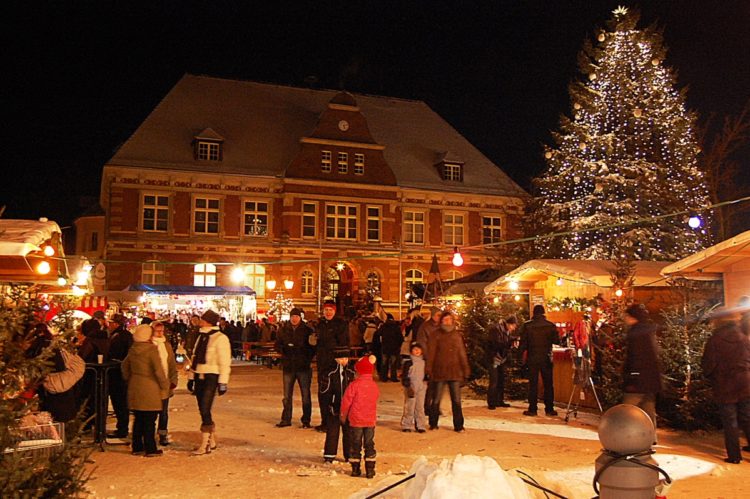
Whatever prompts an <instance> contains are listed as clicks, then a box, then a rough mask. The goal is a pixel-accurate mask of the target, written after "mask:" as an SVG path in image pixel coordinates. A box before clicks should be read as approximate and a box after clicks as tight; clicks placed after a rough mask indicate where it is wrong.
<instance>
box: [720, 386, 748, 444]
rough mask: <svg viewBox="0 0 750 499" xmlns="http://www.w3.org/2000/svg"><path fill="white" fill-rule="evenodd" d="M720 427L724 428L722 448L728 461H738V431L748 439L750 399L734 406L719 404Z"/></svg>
mask: <svg viewBox="0 0 750 499" xmlns="http://www.w3.org/2000/svg"><path fill="white" fill-rule="evenodd" d="M719 415H720V416H721V425H722V426H723V427H724V447H726V449H727V457H729V459H740V458H741V457H742V456H741V453H740V429H741V430H742V431H744V432H745V436H747V437H748V438H750V399H745V400H740V401H739V402H737V403H736V404H719Z"/></svg>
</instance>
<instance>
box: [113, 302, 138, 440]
mask: <svg viewBox="0 0 750 499" xmlns="http://www.w3.org/2000/svg"><path fill="white" fill-rule="evenodd" d="M112 321H113V322H114V323H115V324H117V327H116V328H115V329H114V331H112V338H111V340H110V344H109V357H110V359H111V360H116V361H117V362H122V361H123V360H125V357H127V356H128V351H130V347H131V346H132V345H133V333H131V332H130V331H128V329H127V328H126V327H125V324H126V320H125V317H124V316H123V315H122V314H115V315H114V317H112ZM109 399H110V400H111V401H112V408H113V409H114V410H115V416H116V417H117V429H116V430H115V432H114V433H112V434H110V435H107V437H109V438H120V439H124V438H127V436H128V424H129V420H130V411H129V410H128V384H127V382H125V380H124V379H123V377H122V371H120V369H110V370H109Z"/></svg>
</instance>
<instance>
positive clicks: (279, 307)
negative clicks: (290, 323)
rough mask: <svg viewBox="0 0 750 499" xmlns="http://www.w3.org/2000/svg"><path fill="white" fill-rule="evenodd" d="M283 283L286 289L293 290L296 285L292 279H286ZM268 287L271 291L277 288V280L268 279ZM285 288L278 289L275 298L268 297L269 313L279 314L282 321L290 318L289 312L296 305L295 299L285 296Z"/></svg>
mask: <svg viewBox="0 0 750 499" xmlns="http://www.w3.org/2000/svg"><path fill="white" fill-rule="evenodd" d="M283 285H284V289H285V290H287V291H291V289H292V288H293V287H294V281H292V280H291V279H284V280H283ZM266 288H268V289H269V290H270V291H273V290H275V289H276V281H275V280H274V279H271V280H269V281H266ZM284 289H279V290H278V291H276V296H275V297H274V298H267V299H266V301H267V302H268V314H269V315H271V314H273V315H278V317H279V319H280V320H282V321H285V320H289V312H291V311H292V307H293V306H294V301H293V300H292V299H291V298H287V297H285V296H284Z"/></svg>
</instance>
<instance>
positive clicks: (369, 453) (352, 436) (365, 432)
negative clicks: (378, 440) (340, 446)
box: [348, 426, 377, 463]
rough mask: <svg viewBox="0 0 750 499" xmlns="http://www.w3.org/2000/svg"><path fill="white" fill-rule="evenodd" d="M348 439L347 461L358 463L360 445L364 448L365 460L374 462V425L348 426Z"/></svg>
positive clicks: (360, 452)
mask: <svg viewBox="0 0 750 499" xmlns="http://www.w3.org/2000/svg"><path fill="white" fill-rule="evenodd" d="M348 430H349V441H350V442H351V447H350V449H351V450H350V451H349V458H348V461H349V462H352V463H358V462H360V460H361V459H362V447H364V448H365V462H368V461H372V462H375V457H376V456H377V452H375V427H374V426H370V427H367V428H354V427H351V426H350V427H348Z"/></svg>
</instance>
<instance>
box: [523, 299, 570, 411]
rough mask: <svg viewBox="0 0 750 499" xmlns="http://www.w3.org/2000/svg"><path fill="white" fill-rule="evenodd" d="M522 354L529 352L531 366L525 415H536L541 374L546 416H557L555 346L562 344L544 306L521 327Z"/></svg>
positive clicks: (538, 306)
mask: <svg viewBox="0 0 750 499" xmlns="http://www.w3.org/2000/svg"><path fill="white" fill-rule="evenodd" d="M520 336H521V343H520V349H521V352H526V364H527V365H528V366H529V409H528V410H526V411H523V414H524V416H536V414H537V409H536V406H537V399H538V396H537V389H538V386H539V374H541V375H542V383H543V384H544V412H545V413H546V414H547V416H557V411H556V410H555V405H554V398H555V392H554V388H553V386H552V345H553V344H555V345H557V344H559V343H560V335H559V334H558V332H557V327H556V326H555V325H554V324H553V323H551V322H550V321H548V320H547V318H546V317H545V316H544V307H543V306H542V305H534V310H533V314H532V318H531V320H530V321H526V322H524V324H523V326H521V333H520Z"/></svg>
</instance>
